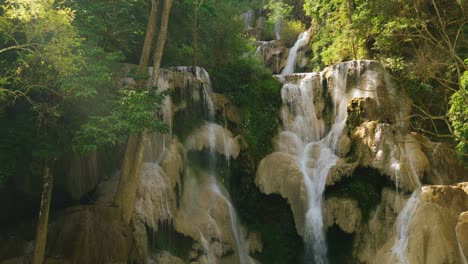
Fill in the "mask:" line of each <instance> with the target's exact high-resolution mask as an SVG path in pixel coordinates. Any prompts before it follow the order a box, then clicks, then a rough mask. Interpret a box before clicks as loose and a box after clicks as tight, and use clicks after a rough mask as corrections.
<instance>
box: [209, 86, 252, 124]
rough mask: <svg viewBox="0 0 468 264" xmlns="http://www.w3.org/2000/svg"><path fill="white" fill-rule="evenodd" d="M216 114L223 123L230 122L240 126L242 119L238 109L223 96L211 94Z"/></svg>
mask: <svg viewBox="0 0 468 264" xmlns="http://www.w3.org/2000/svg"><path fill="white" fill-rule="evenodd" d="M211 97H212V100H213V105H214V110H215V111H216V113H220V114H221V116H223V118H224V120H225V121H229V122H232V123H234V124H236V125H240V124H242V121H243V119H244V117H243V114H242V112H241V111H240V109H238V108H237V107H236V106H235V105H234V104H233V103H232V102H231V100H229V98H228V97H227V96H225V95H223V94H218V93H212V95H211Z"/></svg>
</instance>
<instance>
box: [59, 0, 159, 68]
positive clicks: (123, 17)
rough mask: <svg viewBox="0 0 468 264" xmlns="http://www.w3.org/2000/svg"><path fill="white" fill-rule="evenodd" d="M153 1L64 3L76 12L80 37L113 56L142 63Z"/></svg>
mask: <svg viewBox="0 0 468 264" xmlns="http://www.w3.org/2000/svg"><path fill="white" fill-rule="evenodd" d="M148 2H149V1H129V0H112V1H110V0H103V1H93V0H74V1H66V2H65V3H64V4H66V5H68V6H69V7H70V8H72V9H73V10H75V15H76V19H75V23H74V24H75V25H76V27H77V29H78V30H79V33H80V35H82V36H83V37H86V39H88V40H89V41H91V42H93V43H97V44H98V45H99V46H100V47H101V48H103V49H104V50H105V51H106V52H109V53H115V52H119V53H123V54H124V55H125V57H126V59H127V61H129V62H132V63H138V61H139V56H140V51H141V47H142V46H143V38H144V35H145V30H146V24H147V19H148V16H149V10H150V7H149V5H148Z"/></svg>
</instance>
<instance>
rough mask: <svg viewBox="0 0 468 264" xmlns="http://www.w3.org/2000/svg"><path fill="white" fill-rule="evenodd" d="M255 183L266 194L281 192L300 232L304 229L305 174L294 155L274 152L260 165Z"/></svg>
mask: <svg viewBox="0 0 468 264" xmlns="http://www.w3.org/2000/svg"><path fill="white" fill-rule="evenodd" d="M255 183H256V184H257V186H258V187H259V188H260V191H261V192H263V193H265V194H271V193H276V194H280V195H281V196H283V197H284V198H286V199H287V200H288V203H289V205H290V206H291V210H292V212H293V215H294V221H295V223H296V228H297V230H298V233H299V234H302V233H303V230H304V217H303V216H304V215H305V213H306V211H307V191H306V189H305V186H304V176H303V175H302V172H301V170H300V168H299V164H298V163H297V161H296V158H295V157H294V156H293V155H290V154H287V153H283V152H274V153H272V154H270V155H268V156H266V157H265V158H264V159H263V160H262V161H261V162H260V164H259V165H258V169H257V177H256V179H255Z"/></svg>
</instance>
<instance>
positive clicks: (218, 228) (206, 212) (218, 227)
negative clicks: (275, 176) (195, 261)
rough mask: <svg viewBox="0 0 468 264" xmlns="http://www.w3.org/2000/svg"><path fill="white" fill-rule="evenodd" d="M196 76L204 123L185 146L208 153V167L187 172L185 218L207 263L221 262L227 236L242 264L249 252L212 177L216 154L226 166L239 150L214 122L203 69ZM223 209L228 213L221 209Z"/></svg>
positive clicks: (232, 210) (228, 201)
mask: <svg viewBox="0 0 468 264" xmlns="http://www.w3.org/2000/svg"><path fill="white" fill-rule="evenodd" d="M176 70H177V71H184V72H188V71H191V68H190V67H177V68H176ZM196 75H197V78H201V79H203V80H205V84H206V85H204V87H203V93H202V97H203V98H202V101H203V104H204V106H203V107H204V109H205V120H206V121H205V123H204V124H203V125H201V126H200V127H199V128H198V129H196V130H194V131H193V132H192V133H191V135H189V136H188V137H187V139H186V141H185V144H184V146H185V149H186V151H202V150H208V154H207V155H208V157H207V159H208V168H198V167H197V168H195V169H191V168H189V169H188V171H187V175H186V180H185V182H186V187H185V190H186V192H184V194H183V195H186V196H187V197H186V199H187V200H186V201H187V204H188V208H186V209H185V210H184V212H186V213H187V215H186V218H187V219H194V220H193V221H190V222H191V223H192V225H193V226H194V228H195V229H196V230H198V231H199V235H200V240H201V242H202V243H201V244H202V246H203V248H204V251H205V257H206V260H207V262H208V263H219V262H220V259H219V258H220V257H221V256H222V255H223V250H222V248H223V245H222V243H225V242H224V241H229V237H232V242H233V243H234V244H233V247H234V249H235V250H236V251H237V254H238V256H239V263H241V264H245V263H247V259H248V253H247V252H246V249H245V245H246V243H245V239H244V237H243V234H242V232H241V231H240V227H239V220H238V217H237V213H236V211H235V208H234V206H233V205H232V202H231V199H230V197H229V194H228V192H227V190H226V189H225V188H224V186H222V184H221V183H220V182H219V181H218V180H217V177H216V175H215V173H216V168H217V166H218V162H220V161H219V160H217V155H218V154H220V155H223V156H224V157H225V162H226V164H227V165H226V166H229V164H230V159H231V158H232V157H237V155H238V153H239V147H238V146H236V144H235V143H234V141H233V136H232V133H231V132H230V131H229V130H227V129H226V128H223V127H221V126H220V125H218V124H216V123H213V122H214V116H215V113H214V106H213V102H212V101H211V97H210V94H211V81H210V78H209V75H208V73H207V72H206V71H205V70H204V69H202V68H197V71H196ZM188 166H190V165H188ZM227 169H229V168H227ZM223 207H224V208H226V209H227V210H225V211H224V210H223V209H221V208H223ZM220 212H225V213H224V214H223V215H226V216H228V218H227V220H228V221H229V223H226V222H224V221H223V220H222V219H220V217H224V216H223V215H219V214H220ZM203 219H205V220H203ZM226 224H229V226H230V230H231V234H226V233H223V230H226V227H225V225H226Z"/></svg>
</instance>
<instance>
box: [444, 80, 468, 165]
mask: <svg viewBox="0 0 468 264" xmlns="http://www.w3.org/2000/svg"><path fill="white" fill-rule="evenodd" d="M460 84H461V88H460V90H458V91H457V92H456V93H454V94H453V95H452V97H451V98H450V110H449V112H448V116H449V118H450V122H452V126H453V130H454V134H455V136H456V137H457V138H458V139H457V141H458V145H457V150H458V151H459V153H460V154H461V155H462V160H463V161H464V162H465V164H468V143H467V141H468V71H465V72H464V74H463V76H462V78H461V80H460Z"/></svg>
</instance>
